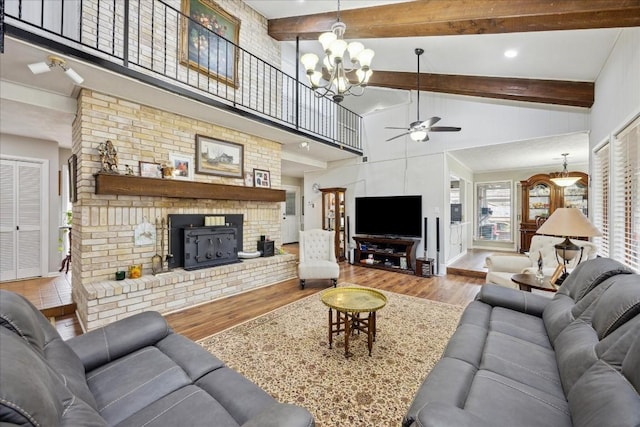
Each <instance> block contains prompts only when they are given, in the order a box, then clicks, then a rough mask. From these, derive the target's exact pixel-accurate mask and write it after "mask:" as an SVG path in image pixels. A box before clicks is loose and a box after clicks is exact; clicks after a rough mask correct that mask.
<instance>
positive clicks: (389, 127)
mask: <svg viewBox="0 0 640 427" xmlns="http://www.w3.org/2000/svg"><path fill="white" fill-rule="evenodd" d="M385 129H402V130H409V129H407V127H406V126H405V127H401V128H397V127H393V126H386V127H385Z"/></svg>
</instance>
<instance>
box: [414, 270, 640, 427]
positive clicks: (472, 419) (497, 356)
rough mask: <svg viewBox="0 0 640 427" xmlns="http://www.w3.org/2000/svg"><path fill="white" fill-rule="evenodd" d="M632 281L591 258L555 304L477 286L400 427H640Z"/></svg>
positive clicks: (637, 304)
mask: <svg viewBox="0 0 640 427" xmlns="http://www.w3.org/2000/svg"><path fill="white" fill-rule="evenodd" d="M639 391H640V276H639V275H637V274H632V272H631V271H630V270H628V269H627V268H625V267H624V266H622V265H621V264H619V263H617V262H615V261H613V260H611V259H606V258H596V259H592V260H588V261H586V262H583V263H581V264H579V265H578V266H577V267H576V268H575V270H574V271H573V273H572V274H571V275H570V276H569V277H568V278H567V279H566V280H565V282H564V283H563V285H562V286H561V287H560V289H559V291H558V292H557V293H556V295H555V296H554V297H553V299H549V298H545V297H542V296H539V295H535V294H531V293H529V292H523V291H519V290H515V289H510V288H505V287H501V286H496V285H491V284H488V285H484V286H483V287H482V289H481V291H480V292H479V294H478V296H477V297H476V300H475V301H473V302H472V303H471V304H469V306H468V307H467V308H466V309H465V311H464V313H463V315H462V318H461V319H460V322H459V325H458V327H457V329H456V332H455V333H454V334H453V336H452V337H451V339H450V341H449V343H448V345H447V348H446V349H445V352H444V354H443V356H442V358H441V359H440V361H438V363H437V364H436V365H435V367H434V368H433V369H432V370H431V372H430V373H429V374H428V375H427V377H426V378H425V380H424V381H423V383H422V385H421V386H420V388H419V389H418V391H417V393H416V395H415V396H414V400H413V403H412V404H411V406H410V408H409V410H408V412H407V414H406V416H405V418H404V420H403V426H405V427H407V426H458V427H459V426H474V427H481V426H493V427H496V426H541V427H542V426H544V427H547V426H554V427H560V426H584V427H603V426H620V427H623V426H638V425H640V394H639Z"/></svg>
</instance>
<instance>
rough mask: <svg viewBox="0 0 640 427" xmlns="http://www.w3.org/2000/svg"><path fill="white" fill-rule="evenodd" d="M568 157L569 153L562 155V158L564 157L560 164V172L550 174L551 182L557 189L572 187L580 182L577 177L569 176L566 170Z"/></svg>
mask: <svg viewBox="0 0 640 427" xmlns="http://www.w3.org/2000/svg"><path fill="white" fill-rule="evenodd" d="M568 155H569V153H562V156H563V157H564V161H563V162H562V166H563V169H562V172H552V173H551V174H550V176H551V181H552V182H553V183H554V184H555V185H557V186H559V187H569V186H570V185H573V184H575V183H576V182H578V181H579V180H580V177H579V176H571V175H569V171H568V170H567V156H568Z"/></svg>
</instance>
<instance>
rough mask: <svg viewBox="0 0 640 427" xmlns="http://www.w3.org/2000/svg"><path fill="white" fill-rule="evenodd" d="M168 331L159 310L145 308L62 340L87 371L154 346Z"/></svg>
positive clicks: (169, 331)
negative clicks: (134, 313) (138, 312)
mask: <svg viewBox="0 0 640 427" xmlns="http://www.w3.org/2000/svg"><path fill="white" fill-rule="evenodd" d="M170 333H172V331H171V328H169V325H168V324H167V322H166V321H165V319H164V317H162V315H161V314H160V313H157V312H155V311H148V312H144V313H140V314H136V315H133V316H131V317H127V318H125V319H122V320H118V321H117V322H114V323H111V324H109V325H107V326H104V327H102V328H99V329H95V330H93V331H90V332H87V333H86V334H83V335H79V336H77V337H73V338H71V339H69V340H67V341H66V343H67V344H69V346H70V347H71V349H72V350H73V351H74V352H75V353H76V354H77V355H78V357H80V360H81V361H82V363H83V364H84V368H85V370H87V371H91V370H93V369H95V368H97V367H99V366H102V365H104V364H105V363H108V362H111V361H112V360H115V359H118V358H119V357H122V356H124V355H126V354H129V353H131V352H134V351H136V350H139V349H141V348H143V347H147V346H150V345H154V344H155V343H157V342H158V341H160V340H161V339H163V338H165V337H166V336H167V335H169V334H170Z"/></svg>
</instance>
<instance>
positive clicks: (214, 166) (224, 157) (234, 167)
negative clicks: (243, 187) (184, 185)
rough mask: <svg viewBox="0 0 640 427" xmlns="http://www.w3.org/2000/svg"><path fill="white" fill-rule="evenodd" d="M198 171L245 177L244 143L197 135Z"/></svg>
mask: <svg viewBox="0 0 640 427" xmlns="http://www.w3.org/2000/svg"><path fill="white" fill-rule="evenodd" d="M196 173H202V174H207V175H219V176H228V177H232V178H244V145H242V144H236V143H235V142H229V141H222V140H219V139H215V138H210V137H208V136H204V135H196Z"/></svg>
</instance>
